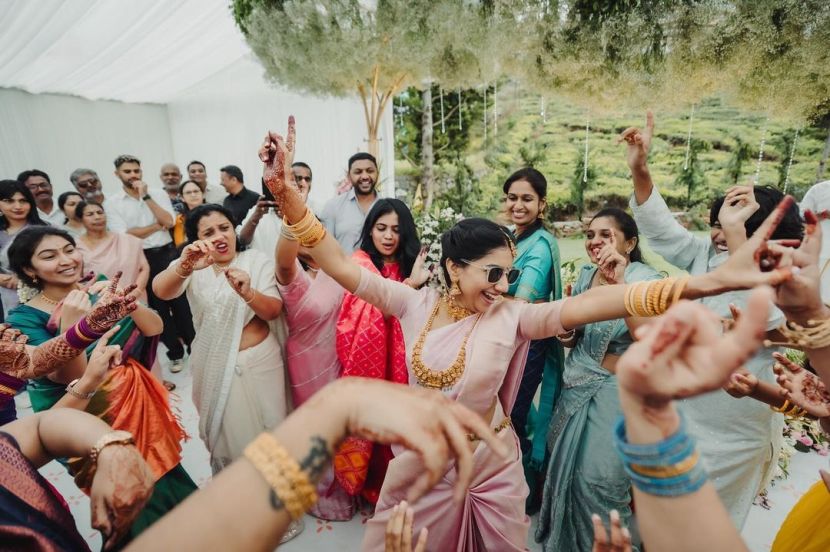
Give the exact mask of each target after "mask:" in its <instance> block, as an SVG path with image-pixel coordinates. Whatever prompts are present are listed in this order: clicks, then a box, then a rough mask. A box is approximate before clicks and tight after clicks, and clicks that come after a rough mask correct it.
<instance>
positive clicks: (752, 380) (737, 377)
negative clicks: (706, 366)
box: [723, 368, 758, 399]
mask: <svg viewBox="0 0 830 552" xmlns="http://www.w3.org/2000/svg"><path fill="white" fill-rule="evenodd" d="M757 388H758V377H757V376H756V375H755V374H753V373H752V372H750V371H749V370H747V369H746V368H738V369H737V370H735V372H734V373H733V374H732V375H731V376H729V381H727V382H726V385H724V386H723V390H724V391H726V392H727V393H729V394H730V395H731V396H733V397H735V398H736V399H742V398H744V397H748V396H750V395H751V394H752V393H754V392H755V390H756V389H757Z"/></svg>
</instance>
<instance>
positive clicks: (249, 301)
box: [242, 290, 256, 305]
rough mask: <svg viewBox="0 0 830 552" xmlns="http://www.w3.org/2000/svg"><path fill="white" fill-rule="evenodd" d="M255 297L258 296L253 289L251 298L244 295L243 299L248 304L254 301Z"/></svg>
mask: <svg viewBox="0 0 830 552" xmlns="http://www.w3.org/2000/svg"><path fill="white" fill-rule="evenodd" d="M255 297H256V290H253V293H251V298H250V299H245V298H244V297H243V298H242V300H243V301H245V304H246V305H250V304H251V303H252V302H253V300H254V298H255Z"/></svg>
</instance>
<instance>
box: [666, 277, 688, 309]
mask: <svg viewBox="0 0 830 552" xmlns="http://www.w3.org/2000/svg"><path fill="white" fill-rule="evenodd" d="M689 279H690V278H689V276H686V277H685V278H680V279H679V280H677V283H676V284H675V290H674V295H673V296H672V299H671V304H670V305H669V306H670V307H671V306H673V305H676V304H677V302H678V301H680V296H681V295H683V290H684V289H686V286H687V285H688V283H689Z"/></svg>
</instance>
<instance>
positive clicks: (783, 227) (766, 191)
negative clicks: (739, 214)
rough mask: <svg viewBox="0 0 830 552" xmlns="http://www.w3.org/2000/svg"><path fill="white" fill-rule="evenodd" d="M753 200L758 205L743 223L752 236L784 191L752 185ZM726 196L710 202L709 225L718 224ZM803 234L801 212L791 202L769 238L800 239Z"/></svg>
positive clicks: (780, 198)
mask: <svg viewBox="0 0 830 552" xmlns="http://www.w3.org/2000/svg"><path fill="white" fill-rule="evenodd" d="M754 191H755V201H757V202H758V205H760V207H759V208H758V210H757V211H755V212H754V213H753V214H752V216H751V217H749V218H748V219H747V220H746V222H745V223H744V228H745V229H746V237H747V238H750V237H752V234H754V233H755V231H756V230H758V228H759V227H760V226H761V224H763V223H764V221H765V220H766V219H767V217H768V216H770V214H771V213H772V212H773V211H774V210H775V208H776V207H777V206H778V204H779V203H781V201H782V200H783V199H784V193H783V192H782V191H781V190H778V189H776V188H773V187H772V186H754ZM725 199H726V198H725V197H724V196H720V197H718V198H717V199H715V202H714V203H712V208H711V209H710V210H709V226H715V225H716V224H719V222H718V215H720V209H721V207H722V206H723V202H724V200H725ZM803 235H804V226H802V224H801V214H800V213H799V212H798V205H796V204H795V203H793V204H792V205H790V208H789V209H787V212H786V213H784V217H783V218H782V219H781V222H780V223H779V224H778V227H777V228H776V229H775V232H773V234H772V237H771V239H773V240H786V239H792V240H800V239H801V238H802V237H803Z"/></svg>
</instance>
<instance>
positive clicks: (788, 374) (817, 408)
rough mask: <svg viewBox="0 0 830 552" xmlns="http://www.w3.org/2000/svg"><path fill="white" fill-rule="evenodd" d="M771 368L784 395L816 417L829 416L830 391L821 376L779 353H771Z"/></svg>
mask: <svg viewBox="0 0 830 552" xmlns="http://www.w3.org/2000/svg"><path fill="white" fill-rule="evenodd" d="M772 356H773V357H774V358H775V364H774V365H773V367H772V369H773V371H774V372H775V376H776V377H775V379H776V381H777V382H778V385H780V386H781V388H782V389H783V390H784V397H785V398H786V399H787V400H789V401H790V402H791V403H793V404H794V405H796V406H799V407H801V408H803V409H804V410H805V411H806V412H807V414H809V415H810V416H814V417H816V418H826V417H828V416H830V393H828V391H827V388H826V387H825V385H824V382H823V381H821V378H819V377H818V376H816V375H815V374H813V373H812V372H810V371H809V370H806V369H805V368H803V367H802V366H799V365H798V364H796V363H794V362H793V361H791V360H790V359H788V358H787V357H786V356H784V355H782V354H781V353H773V354H772Z"/></svg>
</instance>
